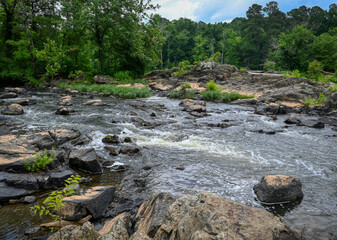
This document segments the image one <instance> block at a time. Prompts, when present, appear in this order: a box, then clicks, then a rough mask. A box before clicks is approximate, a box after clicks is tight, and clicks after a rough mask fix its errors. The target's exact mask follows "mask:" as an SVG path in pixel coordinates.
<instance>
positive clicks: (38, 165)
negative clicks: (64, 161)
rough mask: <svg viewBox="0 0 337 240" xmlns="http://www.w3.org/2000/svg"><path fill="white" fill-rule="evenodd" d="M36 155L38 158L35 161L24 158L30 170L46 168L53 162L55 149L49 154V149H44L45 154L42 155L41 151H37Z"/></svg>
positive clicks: (35, 170) (27, 168) (26, 167)
mask: <svg viewBox="0 0 337 240" xmlns="http://www.w3.org/2000/svg"><path fill="white" fill-rule="evenodd" d="M35 157H36V159H35V160H34V161H33V162H28V161H27V160H24V164H25V165H24V167H25V169H26V170H27V171H29V172H37V171H40V170H46V169H47V166H48V164H49V163H51V162H52V161H53V160H54V158H55V154H54V150H52V153H51V154H50V155H48V153H47V150H46V149H45V150H44V151H43V156H41V155H40V153H37V154H36V155H35Z"/></svg>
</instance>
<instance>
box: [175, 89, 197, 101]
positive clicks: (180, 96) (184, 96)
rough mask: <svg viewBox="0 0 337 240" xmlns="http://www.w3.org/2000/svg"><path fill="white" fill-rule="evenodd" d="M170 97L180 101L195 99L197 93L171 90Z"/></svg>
mask: <svg viewBox="0 0 337 240" xmlns="http://www.w3.org/2000/svg"><path fill="white" fill-rule="evenodd" d="M169 97H170V98H178V99H194V98H195V91H194V90H187V91H177V90H171V91H170V95H169Z"/></svg>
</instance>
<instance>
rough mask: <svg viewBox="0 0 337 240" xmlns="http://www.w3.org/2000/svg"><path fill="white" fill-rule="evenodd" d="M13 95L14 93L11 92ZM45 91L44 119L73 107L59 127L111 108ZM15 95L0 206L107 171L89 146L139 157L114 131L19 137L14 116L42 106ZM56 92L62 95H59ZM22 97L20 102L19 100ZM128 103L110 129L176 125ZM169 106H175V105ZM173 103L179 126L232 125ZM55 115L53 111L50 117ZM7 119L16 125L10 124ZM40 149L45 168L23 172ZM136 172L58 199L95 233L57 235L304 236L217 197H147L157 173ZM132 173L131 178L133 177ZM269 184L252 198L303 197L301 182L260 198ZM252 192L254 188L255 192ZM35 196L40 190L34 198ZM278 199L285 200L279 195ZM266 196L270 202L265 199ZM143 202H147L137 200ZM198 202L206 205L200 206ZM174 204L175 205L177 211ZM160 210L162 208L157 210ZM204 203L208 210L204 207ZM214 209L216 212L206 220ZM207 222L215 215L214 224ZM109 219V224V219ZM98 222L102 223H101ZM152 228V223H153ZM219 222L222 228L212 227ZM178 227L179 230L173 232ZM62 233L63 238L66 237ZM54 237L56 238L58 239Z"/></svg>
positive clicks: (289, 122)
mask: <svg viewBox="0 0 337 240" xmlns="http://www.w3.org/2000/svg"><path fill="white" fill-rule="evenodd" d="M170 81H171V80H170ZM182 81H183V80H182ZM13 91H14V90H13V89H12V90H11V89H6V92H5V93H4V95H5V94H6V93H8V92H12V93H15V92H13ZM15 91H18V90H17V89H16V90H15ZM50 91H52V92H55V91H57V92H58V93H59V94H60V95H57V96H58V97H57V99H58V101H57V102H56V104H55V105H54V106H53V108H48V111H49V114H51V115H54V116H57V115H56V114H59V111H58V109H59V108H67V109H68V110H69V108H70V109H71V110H72V111H70V112H69V114H68V113H67V111H62V113H64V114H61V116H60V117H62V119H63V121H64V122H67V121H69V120H70V119H71V118H72V117H81V116H82V118H85V119H87V121H91V118H90V116H88V117H87V118H86V116H85V115H86V114H87V113H86V112H84V113H83V114H82V113H81V111H82V112H83V111H84V109H83V108H82V106H85V107H92V108H102V109H103V108H106V109H109V108H112V106H114V105H113V104H111V103H105V101H106V100H100V99H95V100H92V99H90V98H91V96H90V95H89V96H87V95H84V96H85V99H82V98H81V99H80V101H79V100H78V98H80V96H83V95H82V93H78V92H64V91H62V90H59V89H50ZM16 94H17V96H16V98H18V99H17V100H15V98H13V97H14V94H12V95H11V98H5V100H4V102H3V104H4V105H5V106H10V105H14V104H18V102H17V101H21V103H22V105H21V107H22V110H23V112H22V113H21V110H20V111H19V112H20V114H22V115H16V114H14V115H9V116H12V117H11V118H7V119H11V121H9V120H8V121H4V122H2V123H1V124H0V127H1V128H0V129H1V130H0V135H1V136H0V172H1V173H0V184H1V187H0V188H1V191H0V192H1V194H0V195H1V196H0V201H1V204H5V205H6V204H8V203H10V204H13V203H23V202H27V203H31V202H34V201H35V199H33V198H34V197H37V198H39V197H40V196H42V195H44V194H45V191H46V190H50V189H58V188H60V187H62V186H63V184H64V180H65V179H67V178H68V177H69V176H71V175H73V174H75V173H78V172H80V173H82V172H86V174H88V175H86V176H91V177H94V176H97V175H101V174H102V173H103V172H104V171H105V170H107V169H109V168H107V167H111V166H112V164H113V163H114V161H113V160H111V158H107V157H104V156H102V154H101V151H102V150H98V149H97V148H95V147H93V146H95V145H92V142H94V141H99V142H101V143H103V144H104V145H105V146H104V151H106V152H107V154H108V155H109V156H112V157H116V156H120V157H122V158H123V157H124V156H125V157H130V158H132V157H137V156H139V155H141V154H142V151H143V149H142V147H140V146H138V145H137V141H135V140H134V139H133V137H129V136H127V133H124V134H121V133H120V132H122V131H124V130H121V131H120V132H115V133H116V134H111V135H105V136H101V137H100V138H99V139H94V138H93V137H92V136H90V135H88V134H87V132H83V131H79V130H77V129H71V128H69V129H68V128H56V129H47V130H45V131H36V130H35V131H31V132H29V133H27V132H26V131H27V130H24V131H22V130H20V129H22V128H23V126H25V124H27V123H24V122H23V121H21V120H22V119H21V118H20V116H24V115H25V114H27V109H28V113H29V112H30V111H31V110H30V108H31V107H34V108H35V107H39V104H41V103H39V102H36V100H35V99H34V97H32V95H33V94H32V93H29V92H27V91H24V90H20V91H18V93H16ZM61 94H63V95H62V96H61ZM22 99H26V100H25V101H23V100H22ZM34 100H35V101H34ZM14 101H15V103H14ZM23 102H25V103H27V105H26V106H28V107H25V103H23ZM32 104H35V105H32ZM129 105H130V106H131V107H132V109H134V111H138V113H137V112H132V111H130V112H128V117H127V118H125V117H124V116H119V117H118V118H117V117H116V118H114V119H109V122H110V123H111V124H118V123H127V124H132V125H134V126H135V127H137V128H140V129H146V130H148V131H152V130H153V131H156V130H157V129H160V128H162V127H164V126H167V127H170V126H174V125H175V124H177V121H178V120H176V119H175V118H176V116H175V115H176V114H175V113H174V112H173V113H172V112H169V111H168V110H170V109H169V107H167V106H165V105H164V104H159V103H145V102H133V103H130V104H129ZM176 105H178V103H177V104H176ZM5 106H4V108H5ZM180 106H181V107H180V108H179V109H180V110H182V112H181V113H179V114H183V115H184V118H185V120H184V122H187V123H188V124H189V125H190V126H189V127H191V128H193V129H195V128H196V127H203V126H207V127H208V128H219V129H227V128H231V127H234V126H235V125H237V124H239V123H238V122H232V121H231V120H226V121H222V122H221V123H217V122H214V121H213V120H212V121H211V120H208V122H207V121H206V122H198V121H197V119H202V118H207V117H209V116H212V115H215V114H216V113H219V112H221V111H220V110H219V109H218V110H210V109H209V107H208V103H206V102H204V101H202V100H184V101H182V102H181V104H180ZM55 110H57V111H56V112H55ZM178 111H179V110H178ZM185 112H186V115H185ZM143 113H145V114H146V117H144V114H143ZM161 115H164V118H159V117H162V116H161ZM166 115H167V116H166ZM4 116H7V115H4ZM14 118H15V120H17V121H12V120H13V119H14ZM94 118H95V119H98V120H99V119H102V118H103V116H99V115H95V116H94ZM164 119H165V120H164ZM319 119H325V121H326V122H323V125H322V124H317V122H316V121H318V120H319ZM272 121H276V120H272ZM328 121H330V122H328ZM285 124H286V126H289V127H290V128H291V127H292V126H294V125H295V126H308V127H313V128H322V126H323V127H324V125H325V124H329V125H333V124H334V122H333V120H332V118H327V117H324V118H322V117H321V116H317V117H316V118H315V119H310V120H308V119H307V118H306V116H305V115H301V114H297V115H289V117H288V118H287V119H285ZM109 126H110V125H109ZM285 129H286V128H285ZM282 131H284V130H282ZM282 131H281V130H280V131H278V130H277V131H269V130H265V129H263V130H256V133H257V134H260V133H263V134H264V133H265V134H267V135H275V134H278V133H281V132H282ZM252 133H253V132H252ZM254 133H255V132H254ZM219 136H220V135H219ZM187 138H188V136H187ZM185 139H186V137H185V136H175V138H174V141H175V142H179V141H184V140H185ZM53 149H54V150H53ZM44 150H47V152H48V154H50V153H51V152H54V153H55V158H54V160H53V162H52V163H51V164H50V165H49V166H48V169H47V170H45V171H40V172H37V173H30V172H28V171H27V169H26V168H25V160H26V161H28V162H32V161H34V158H35V156H36V155H35V154H36V153H40V154H43V151H44ZM145 150H146V149H145ZM150 162H151V161H150ZM151 163H152V162H151ZM131 167H132V166H131ZM113 168H114V170H115V171H125V170H128V166H127V165H124V164H123V165H118V164H117V165H114V166H113ZM141 168H142V169H141V170H140V171H139V170H137V171H130V172H128V174H130V175H129V176H127V177H126V178H124V180H123V181H122V182H121V183H119V184H118V185H115V186H112V187H98V186H94V187H90V188H89V189H88V187H85V188H84V189H83V190H80V191H79V193H80V194H81V195H80V196H79V197H76V196H73V197H70V199H65V202H68V203H69V206H70V207H67V211H66V212H65V213H64V215H66V216H67V217H66V220H71V221H81V220H83V219H84V220H86V219H87V217H90V218H91V220H90V221H91V222H92V223H94V224H95V226H96V228H97V229H96V230H94V229H93V227H92V226H91V225H90V224H89V223H86V224H85V225H84V226H83V227H82V228H77V227H74V226H68V227H66V229H64V231H68V233H69V236H70V238H69V239H73V237H74V236H75V235H74V234H77V233H81V234H83V233H86V231H87V230H86V229H91V230H90V232H91V234H92V236H97V237H101V238H102V239H114V238H113V235H114V234H115V233H116V232H117V233H118V235H120V236H124V237H125V239H128V238H131V239H166V238H169V237H172V238H173V239H186V238H185V237H187V238H191V239H212V238H220V237H221V236H230V237H232V238H233V239H245V238H254V236H255V238H258V239H272V238H270V236H273V237H274V238H273V239H302V238H303V237H302V236H301V234H300V233H299V232H298V231H293V230H290V229H289V228H288V227H287V226H286V225H284V224H283V223H282V222H281V221H280V220H279V219H275V218H274V217H273V216H272V215H271V214H269V213H267V212H266V211H264V210H261V209H254V208H250V207H248V206H244V205H242V204H239V203H235V202H231V201H230V200H228V199H225V198H221V197H219V196H216V195H212V194H208V193H203V194H198V195H187V196H183V197H181V198H176V197H174V198H173V197H170V196H169V194H165V193H160V194H158V193H157V194H156V195H153V196H151V194H152V193H153V192H151V191H149V187H148V181H149V178H148V175H149V174H151V172H152V169H155V168H156V165H155V164H151V165H148V164H144V165H143V166H141ZM184 168H185V167H184V166H176V169H177V171H182V172H183V171H184ZM131 173H133V175H132V174H131ZM89 179H90V178H83V179H82V182H88V181H89ZM267 179H268V178H267ZM276 179H280V180H277V181H276V183H275V186H278V183H277V182H278V181H279V182H281V183H282V184H280V186H282V187H283V186H284V185H286V184H284V182H285V183H292V184H293V181H292V180H291V181H290V180H287V179H290V178H288V177H287V176H285V177H283V176H282V175H279V176H278V177H277V178H276ZM283 179H286V180H283ZM255 180H256V181H257V180H258V179H257V178H256V179H255ZM294 182H296V181H294ZM261 184H262V182H261ZM264 184H265V183H264ZM89 185H90V184H89ZM108 185H109V184H108ZM267 185H268V184H267ZM275 186H272V187H271V188H272V190H270V189H269V188H268V186H265V185H262V187H260V190H256V192H259V193H257V196H258V198H259V200H260V201H261V202H262V203H269V204H270V203H271V204H275V203H277V204H279V203H280V202H282V203H287V202H292V201H298V200H300V199H301V198H302V197H303V194H302V195H301V192H299V191H298V189H300V188H301V185H300V184H297V185H296V187H297V188H296V189H295V192H294V191H293V192H292V191H289V190H285V189H282V188H281V190H280V191H279V192H278V194H279V193H281V195H278V196H276V198H275V196H269V198H268V197H267V198H266V197H265V195H263V194H267V192H268V191H269V192H275V191H274V190H275V189H274V187H275ZM256 189H258V187H257V188H256ZM261 189H262V190H261ZM251 190H252V188H251ZM254 190H255V188H254ZM41 191H42V193H41V194H40V192H41ZM261 191H262V195H261ZM276 192H277V191H276ZM150 196H151V197H150ZM284 196H285V197H286V198H281V197H284ZM287 196H292V198H290V199H288V198H287ZM79 199H81V201H79ZM265 199H272V200H268V201H266V200H265ZM146 200H148V201H147V202H144V201H146ZM102 202H104V204H100V203H102ZM205 202H206V203H207V205H205ZM142 204H143V205H142ZM176 204H178V206H180V207H179V208H178V207H177V205H176ZM141 205H142V206H141ZM193 205H195V208H191V209H190V208H189V206H193ZM98 206H99V207H98ZM140 206H141V207H140ZM160 206H163V208H161V207H160ZM181 206H185V207H181ZM205 206H206V207H207V208H205ZM224 206H227V207H228V209H230V211H228V212H223V208H224ZM139 207H140V209H139ZM208 207H209V209H208ZM171 208H172V209H175V210H172V211H174V212H171V210H170V209H171ZM177 208H178V209H177ZM185 208H186V209H185ZM202 209H204V210H205V215H203V214H200V215H195V213H199V212H202V211H201V210H202ZM186 211H187V212H188V211H191V212H190V214H189V215H187V216H188V217H186V219H185V220H184V221H180V219H182V218H183V216H182V212H183V213H185V212H186ZM214 212H215V213H216V214H215V215H212V213H214ZM148 213H150V214H148ZM121 214H122V215H121ZM173 215H176V216H177V218H176V219H170V216H173ZM183 215H184V214H183ZM214 217H216V218H215V219H214ZM250 217H252V218H250ZM246 218H247V221H243V219H246ZM110 219H113V220H112V221H111V222H110V221H109V220H110ZM219 219H220V220H219ZM272 219H274V220H275V221H276V222H274V220H272ZM157 220H158V221H157ZM157 222H158V223H157ZM268 222H271V223H272V224H273V225H274V226H278V227H277V228H273V227H271V226H272V225H268V224H267V223H268ZM77 223H78V222H77ZM81 223H83V222H81ZM105 223H107V224H109V225H105ZM153 223H156V224H157V225H156V226H153ZM68 224H69V223H68ZM218 224H220V225H221V226H218ZM224 224H225V225H224ZM103 225H104V227H103ZM99 226H101V227H103V228H102V229H101V230H100V231H97V230H99V228H100V227H99ZM168 226H169V227H168ZM179 226H182V227H181V228H179ZM192 226H193V227H192ZM238 226H240V227H238ZM260 226H261V228H260ZM107 229H108V230H107ZM111 229H113V230H111ZM182 229H189V230H190V231H188V232H185V230H182ZM119 231H121V232H119ZM28 232H29V231H28ZM32 232H34V231H32ZM262 233H266V236H265V238H263V237H262V238H261V236H262V235H261V234H262ZM267 233H268V234H267ZM64 234H66V232H65V233H64ZM122 234H123V235H122ZM174 234H175V235H174ZM184 234H186V235H184ZM62 235H63V234H62ZM54 237H57V235H55V236H54ZM165 237H166V238H165ZM179 237H180V238H179Z"/></svg>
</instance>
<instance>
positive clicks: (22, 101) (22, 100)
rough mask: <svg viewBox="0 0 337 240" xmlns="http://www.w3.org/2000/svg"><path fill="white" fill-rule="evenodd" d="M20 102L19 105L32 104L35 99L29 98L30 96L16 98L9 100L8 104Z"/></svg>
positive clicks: (34, 102)
mask: <svg viewBox="0 0 337 240" xmlns="http://www.w3.org/2000/svg"><path fill="white" fill-rule="evenodd" d="M14 103H15V104H20V105H21V106H30V105H34V104H36V103H37V102H36V100H35V99H31V98H29V99H28V98H25V99H17V100H14V101H11V102H9V104H14Z"/></svg>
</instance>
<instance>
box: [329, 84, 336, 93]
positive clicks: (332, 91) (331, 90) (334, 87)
mask: <svg viewBox="0 0 337 240" xmlns="http://www.w3.org/2000/svg"><path fill="white" fill-rule="evenodd" d="M328 90H330V92H331V93H335V92H337V84H334V85H332V86H330V87H329V88H328Z"/></svg>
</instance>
